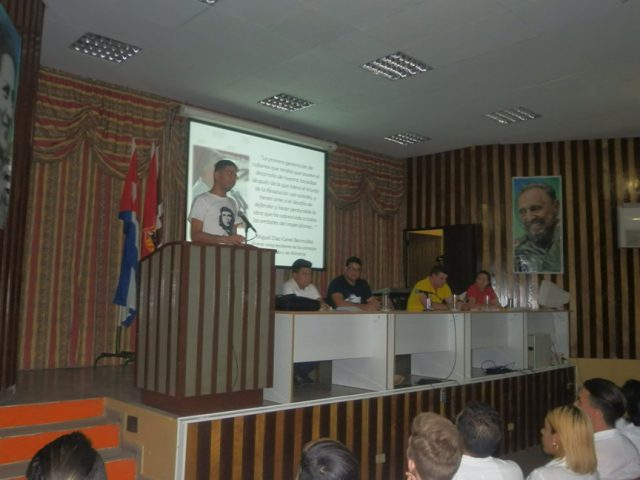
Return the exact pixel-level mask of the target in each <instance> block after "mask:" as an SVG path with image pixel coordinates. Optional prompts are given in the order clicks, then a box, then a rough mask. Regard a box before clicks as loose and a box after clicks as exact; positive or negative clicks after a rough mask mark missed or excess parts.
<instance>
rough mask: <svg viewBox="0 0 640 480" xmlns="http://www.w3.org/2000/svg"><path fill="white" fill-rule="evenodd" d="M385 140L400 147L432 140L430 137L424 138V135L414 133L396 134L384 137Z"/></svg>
mask: <svg viewBox="0 0 640 480" xmlns="http://www.w3.org/2000/svg"><path fill="white" fill-rule="evenodd" d="M384 139H385V140H388V141H390V142H393V143H397V144H399V145H413V144H416V143H422V142H427V141H429V140H431V139H430V138H429V137H423V136H422V135H420V134H418V133H413V132H404V133H396V134H394V135H389V136H388V137H384Z"/></svg>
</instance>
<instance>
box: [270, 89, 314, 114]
mask: <svg viewBox="0 0 640 480" xmlns="http://www.w3.org/2000/svg"><path fill="white" fill-rule="evenodd" d="M258 103H259V104H261V105H264V106H265V107H271V108H275V109H276V110H281V111H283V112H295V111H296V110H302V109H303V108H307V107H310V106H312V105H313V103H312V102H310V101H308V100H305V99H304V98H298V97H294V96H293V95H288V94H286V93H279V94H277V95H274V96H273V97H269V98H265V99H262V100H260V101H259V102H258Z"/></svg>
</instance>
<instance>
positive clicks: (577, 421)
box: [527, 405, 598, 480]
mask: <svg viewBox="0 0 640 480" xmlns="http://www.w3.org/2000/svg"><path fill="white" fill-rule="evenodd" d="M540 435H541V437H542V449H543V450H544V451H545V453H548V454H549V455H553V460H551V461H550V462H549V463H547V464H546V465H545V466H544V467H540V468H536V469H535V470H534V471H533V472H531V474H530V475H529V476H528V477H527V480H598V473H597V471H596V467H597V463H596V451H595V447H594V444H593V427H592V426H591V420H589V417H587V416H586V415H585V414H584V412H582V410H580V409H579V408H578V407H576V406H574V405H569V406H564V407H558V408H554V409H553V410H551V411H550V412H549V413H547V416H546V418H545V419H544V427H543V428H542V430H540Z"/></svg>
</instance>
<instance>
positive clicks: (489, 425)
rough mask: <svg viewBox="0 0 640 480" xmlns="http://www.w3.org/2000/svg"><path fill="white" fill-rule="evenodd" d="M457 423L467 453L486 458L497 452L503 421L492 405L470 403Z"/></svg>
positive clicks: (459, 416)
mask: <svg viewBox="0 0 640 480" xmlns="http://www.w3.org/2000/svg"><path fill="white" fill-rule="evenodd" d="M456 423H457V425H458V431H459V432H460V435H461V437H462V442H463V444H464V450H465V453H468V454H469V455H471V456H472V457H480V458H484V457H489V456H491V455H493V454H494V453H495V452H496V450H497V449H498V445H500V441H501V440H502V419H501V418H500V415H498V412H497V411H496V410H495V408H493V407H492V406H491V405H487V404H486V403H482V402H471V403H469V404H468V405H467V406H466V407H465V408H464V410H462V412H460V414H459V415H458V420H457V422H456Z"/></svg>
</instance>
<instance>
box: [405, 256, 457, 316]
mask: <svg viewBox="0 0 640 480" xmlns="http://www.w3.org/2000/svg"><path fill="white" fill-rule="evenodd" d="M447 277H448V275H447V272H446V271H445V269H444V268H443V267H441V266H439V265H436V266H435V267H433V268H432V269H431V274H430V275H429V276H428V277H427V278H423V279H422V280H420V281H419V282H418V283H416V284H415V286H414V287H413V289H412V290H411V294H410V295H409V300H407V311H409V312H422V311H423V310H426V307H425V303H426V300H427V298H428V299H429V300H430V301H431V309H432V310H448V309H449V308H450V307H453V293H452V292H451V288H449V285H447Z"/></svg>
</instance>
